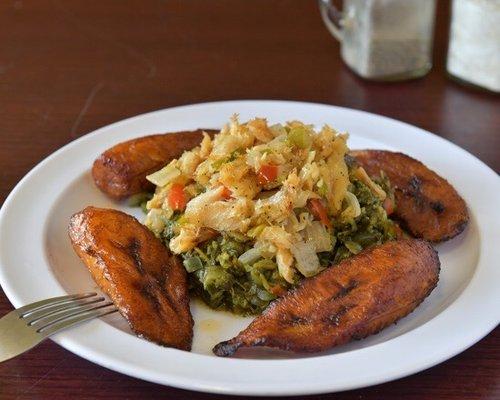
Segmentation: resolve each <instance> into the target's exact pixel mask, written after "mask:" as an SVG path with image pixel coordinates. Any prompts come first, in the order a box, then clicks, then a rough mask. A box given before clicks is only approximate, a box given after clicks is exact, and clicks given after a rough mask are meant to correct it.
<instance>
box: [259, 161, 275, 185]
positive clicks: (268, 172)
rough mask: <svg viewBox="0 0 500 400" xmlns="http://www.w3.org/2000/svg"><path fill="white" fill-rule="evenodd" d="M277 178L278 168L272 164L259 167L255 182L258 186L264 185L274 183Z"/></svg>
mask: <svg viewBox="0 0 500 400" xmlns="http://www.w3.org/2000/svg"><path fill="white" fill-rule="evenodd" d="M277 177H278V166H277V165H272V164H264V165H262V166H261V167H260V169H259V172H258V173H257V181H258V182H259V185H266V184H268V183H271V182H274V181H275V180H276V178H277Z"/></svg>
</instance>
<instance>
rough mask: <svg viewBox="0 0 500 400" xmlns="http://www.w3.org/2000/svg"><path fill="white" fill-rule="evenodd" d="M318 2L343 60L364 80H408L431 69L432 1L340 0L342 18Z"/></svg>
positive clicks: (326, 2) (331, 7)
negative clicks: (341, 3) (339, 44)
mask: <svg viewBox="0 0 500 400" xmlns="http://www.w3.org/2000/svg"><path fill="white" fill-rule="evenodd" d="M318 2H319V7H320V11H321V16H322V18H323V21H324V23H325V25H326V27H327V28H328V30H329V31H330V32H331V34H332V35H333V36H334V37H335V38H337V39H338V40H339V41H340V43H341V55H342V59H343V60H344V62H345V63H346V64H347V65H348V66H349V67H350V68H351V69H352V70H353V71H354V72H356V73H357V74H358V75H360V76H362V77H363V78H366V79H372V80H382V81H391V80H404V79H412V78H418V77H420V76H423V75H425V74H426V73H427V72H428V71H429V70H430V69H431V66H432V37H433V31H434V17H435V10H436V0H344V3H343V11H342V12H341V11H339V10H338V9H337V8H336V7H335V5H334V4H332V2H331V1H330V0H318Z"/></svg>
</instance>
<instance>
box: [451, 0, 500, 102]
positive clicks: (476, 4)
mask: <svg viewBox="0 0 500 400" xmlns="http://www.w3.org/2000/svg"><path fill="white" fill-rule="evenodd" d="M446 67H447V70H448V73H449V74H450V75H451V76H453V77H455V78H458V79H459V80H461V81H466V82H468V83H471V84H473V85H476V86H480V87H482V88H484V89H488V90H490V91H493V92H497V93H499V92H500V0H454V1H453V7H452V20H451V26H450V44H449V47H448V60H447V65H446Z"/></svg>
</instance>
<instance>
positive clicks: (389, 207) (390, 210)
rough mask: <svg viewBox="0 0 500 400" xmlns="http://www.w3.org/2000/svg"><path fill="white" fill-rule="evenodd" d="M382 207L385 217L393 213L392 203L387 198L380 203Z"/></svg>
mask: <svg viewBox="0 0 500 400" xmlns="http://www.w3.org/2000/svg"><path fill="white" fill-rule="evenodd" d="M382 207H384V210H385V212H386V213H387V215H391V214H392V213H393V212H394V202H393V201H392V200H391V199H390V198H389V197H386V198H385V200H384V202H383V203H382Z"/></svg>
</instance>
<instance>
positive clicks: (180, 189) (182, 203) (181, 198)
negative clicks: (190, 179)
mask: <svg viewBox="0 0 500 400" xmlns="http://www.w3.org/2000/svg"><path fill="white" fill-rule="evenodd" d="M187 200H188V199H187V196H186V193H185V192H184V186H182V185H181V184H179V183H174V184H173V185H172V186H171V187H170V190H169V191H168V205H169V206H170V208H171V209H172V210H174V211H182V210H184V209H185V208H186V204H187Z"/></svg>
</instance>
